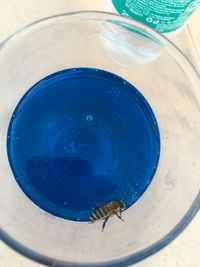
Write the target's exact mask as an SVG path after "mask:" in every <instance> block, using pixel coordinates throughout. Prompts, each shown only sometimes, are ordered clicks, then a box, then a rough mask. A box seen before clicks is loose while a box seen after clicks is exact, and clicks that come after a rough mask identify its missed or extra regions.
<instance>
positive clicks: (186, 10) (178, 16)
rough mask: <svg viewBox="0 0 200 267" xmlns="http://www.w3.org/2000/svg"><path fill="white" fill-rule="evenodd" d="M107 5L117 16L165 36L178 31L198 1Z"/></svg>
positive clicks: (130, 0)
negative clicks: (122, 16)
mask: <svg viewBox="0 0 200 267" xmlns="http://www.w3.org/2000/svg"><path fill="white" fill-rule="evenodd" d="M107 3H108V5H110V8H114V9H115V11H116V12H118V13H119V14H121V15H124V16H127V17H131V18H133V19H135V20H138V21H140V22H143V23H144V24H146V25H148V26H149V27H151V28H153V29H155V30H156V31H158V32H160V33H164V34H167V33H172V32H175V33H177V32H179V31H180V29H181V28H182V26H183V25H184V24H185V23H186V22H187V20H188V19H189V17H190V16H191V15H192V14H193V12H194V11H195V10H196V9H197V6H198V4H199V3H200V0H107Z"/></svg>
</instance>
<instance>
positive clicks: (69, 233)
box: [0, 11, 200, 266]
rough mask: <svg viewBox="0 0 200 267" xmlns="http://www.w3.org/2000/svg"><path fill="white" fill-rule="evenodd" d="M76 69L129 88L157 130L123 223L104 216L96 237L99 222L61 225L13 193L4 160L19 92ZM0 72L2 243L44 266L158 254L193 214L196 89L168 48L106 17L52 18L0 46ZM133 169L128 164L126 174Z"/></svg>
mask: <svg viewBox="0 0 200 267" xmlns="http://www.w3.org/2000/svg"><path fill="white" fill-rule="evenodd" d="M77 68H93V69H95V70H97V71H98V70H104V71H107V72H111V73H114V74H115V75H116V77H117V76H120V77H122V78H123V79H125V80H126V81H127V82H129V83H130V84H132V85H133V86H134V87H135V88H137V89H138V90H139V92H140V93H141V94H142V95H143V96H144V101H148V103H149V104H150V106H151V108H152V110H153V112H154V115H155V117H156V120H157V123H158V127H159V132H160V145H161V147H160V159H159V163H158V167H157V169H155V170H154V172H153V174H154V177H153V180H152V182H151V183H150V185H149V186H148V187H147V188H144V190H143V191H145V190H146V191H145V192H142V193H143V194H142V196H141V197H140V198H139V199H137V201H136V202H135V203H134V204H133V203H132V204H133V205H129V207H127V209H126V210H125V211H123V219H124V221H125V222H124V223H123V222H120V221H119V220H118V219H116V218H114V217H113V218H111V219H110V221H109V223H108V225H107V227H106V229H105V231H104V232H103V233H102V231H101V224H102V222H101V221H97V222H95V223H94V224H92V225H89V224H88V222H87V221H85V220H81V221H75V220H67V219H64V218H62V216H55V215H52V214H51V213H48V210H47V211H45V209H44V208H40V207H39V205H35V203H34V202H32V201H31V200H30V198H29V197H27V195H26V194H24V192H23V191H22V190H21V189H20V187H19V185H18V183H17V179H16V176H14V174H13V172H12V168H11V166H10V163H9V159H8V153H7V142H8V140H7V139H8V138H9V136H8V128H9V123H10V121H11V118H12V115H13V112H14V110H15V107H16V106H17V104H18V103H19V101H20V99H21V98H22V97H23V96H24V94H25V93H26V92H27V90H29V89H30V88H31V87H32V86H33V85H34V84H36V83H37V82H38V81H39V80H41V79H43V78H44V77H47V76H48V75H50V74H52V73H55V72H58V71H62V70H64V69H71V70H73V69H74V70H76V69H77ZM0 69H1V71H0V88H1V104H0V150H1V153H0V169H1V172H0V188H1V193H0V214H1V220H0V237H1V239H2V240H3V241H4V242H5V243H7V244H8V245H9V246H11V247H12V248H13V249H15V250H16V251H18V252H19V253H21V254H23V255H25V256H27V257H29V258H31V259H33V260H35V261H37V262H40V263H43V264H47V265H49V266H126V265H129V264H133V263H135V262H138V261H140V260H142V259H144V258H146V257H147V256H149V255H151V254H153V253H155V252H157V251H158V250H160V249H161V248H162V247H164V246H166V245H167V244H169V243H170V242H171V241H172V240H173V239H174V238H175V237H176V236H177V235H178V234H179V233H180V232H181V231H182V230H183V229H184V228H185V227H186V226H187V224H188V223H189V222H190V221H191V219H192V218H193V216H194V215H195V214H196V213H197V211H198V209H199V206H200V194H199V188H200V180H199V177H200V161H199V151H200V127H199V125H200V90H199V88H200V81H199V76H198V74H197V73H196V71H195V69H194V68H193V66H192V64H191V63H190V62H189V61H188V60H187V59H186V57H185V56H184V55H183V54H182V53H181V52H180V51H179V49H178V48H177V47H175V46H174V45H173V44H172V43H171V42H170V41H168V40H167V39H166V38H165V37H163V36H161V35H159V34H158V33H156V32H155V31H153V30H152V29H150V28H148V27H146V26H145V25H143V24H141V23H138V22H136V21H133V20H131V19H129V18H125V17H121V16H119V15H114V14H111V13H105V12H97V11H94V12H93V11H88V12H76V13H69V14H61V15H57V16H53V17H49V18H45V19H42V20H40V21H37V22H34V23H32V24H31V25H28V26H26V27H25V28H23V29H21V30H19V31H18V32H17V33H15V34H13V35H12V36H11V37H9V38H8V39H7V40H5V41H4V42H3V43H2V44H1V45H0ZM44 81H45V80H43V82H44ZM77 97H78V96H77ZM107 116H110V114H107ZM87 119H88V120H89V121H90V120H92V119H91V116H89V117H88V115H87ZM152 123H153V122H152ZM154 123H156V122H155V121H154ZM27 127H29V126H27ZM137 127H139V123H138V125H135V129H137ZM133 164H134V161H133V159H132V158H129V160H128V161H127V166H132V165H133ZM141 179H142V178H141ZM130 189H131V186H130ZM125 194H126V192H125ZM77 199H79V196H78V195H77ZM36 204H37V203H36ZM88 220H89V218H88Z"/></svg>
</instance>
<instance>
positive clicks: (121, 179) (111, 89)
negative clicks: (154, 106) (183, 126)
mask: <svg viewBox="0 0 200 267" xmlns="http://www.w3.org/2000/svg"><path fill="white" fill-rule="evenodd" d="M7 149H8V157H9V161H10V165H11V168H12V171H13V173H14V176H15V179H16V181H17V182H18V184H19V186H20V187H21V189H22V190H23V191H24V193H25V194H26V195H27V196H28V197H29V198H30V199H31V200H32V201H33V202H34V203H35V204H37V205H38V206H40V207H41V208H42V209H44V210H45V211H47V212H49V213H51V214H53V215H56V216H59V217H62V218H65V219H69V220H75V221H77V220H80V221H87V220H88V219H89V217H90V215H91V213H92V212H93V210H94V209H95V208H97V207H98V206H101V205H103V204H107V203H108V202H109V201H112V200H118V199H122V200H123V201H124V202H125V204H126V206H127V208H128V207H130V206H131V205H132V204H133V203H134V202H135V201H137V200H138V198H139V197H140V196H141V195H142V194H143V192H144V191H145V190H146V188H147V187H148V185H149V184H150V182H151V180H152V178H153V176H154V173H155V171H156V168H157V164H158V160H159V153H160V137H159V130H158V126H157V123H156V119H155V116H154V114H153V112H152V110H151V108H150V106H149V104H148V103H147V101H146V100H145V99H144V97H143V96H142V95H141V94H140V93H139V91H138V90H137V89H136V88H135V87H134V86H132V85H131V84H130V83H128V82H126V81H125V80H123V79H122V78H120V77H118V76H116V75H114V74H112V73H109V72H106V71H103V70H96V69H90V68H77V69H67V70H63V71H60V72H57V73H54V74H52V75H50V76H48V77H46V78H44V79H43V80H41V81H40V82H38V83H37V84H35V85H34V86H33V87H32V88H31V89H30V90H29V91H28V92H27V93H26V94H25V95H24V97H23V98H22V99H21V101H20V102H19V104H18V105H17V107H16V109H15V111H14V113H13V116H12V118H11V121H10V126H9V130H8V142H7Z"/></svg>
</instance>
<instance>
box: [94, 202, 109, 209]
mask: <svg viewBox="0 0 200 267" xmlns="http://www.w3.org/2000/svg"><path fill="white" fill-rule="evenodd" d="M107 204H108V201H98V202H96V203H95V208H96V209H99V208H102V207H104V206H106V205H107Z"/></svg>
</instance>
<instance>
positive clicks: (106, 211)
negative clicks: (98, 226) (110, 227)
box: [89, 200, 126, 232]
mask: <svg viewBox="0 0 200 267" xmlns="http://www.w3.org/2000/svg"><path fill="white" fill-rule="evenodd" d="M125 208H126V206H125V204H124V202H123V201H122V200H117V201H111V202H109V203H108V204H106V205H105V206H103V207H101V208H98V209H96V210H95V211H94V212H93V213H92V214H91V216H90V220H89V223H94V222H95V221H97V220H102V219H105V220H104V222H103V225H102V232H103V230H104V228H105V226H106V223H107V221H108V219H109V218H110V216H113V215H116V216H117V217H118V218H119V219H120V220H122V221H124V220H123V219H122V217H121V216H122V211H123V210H124V209H125Z"/></svg>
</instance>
